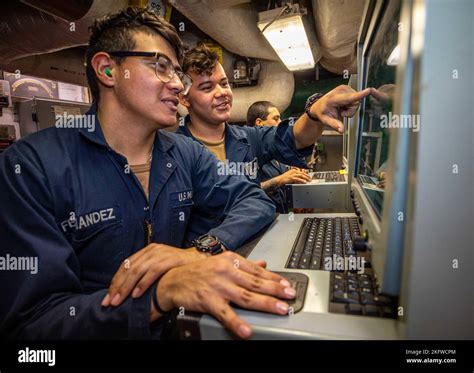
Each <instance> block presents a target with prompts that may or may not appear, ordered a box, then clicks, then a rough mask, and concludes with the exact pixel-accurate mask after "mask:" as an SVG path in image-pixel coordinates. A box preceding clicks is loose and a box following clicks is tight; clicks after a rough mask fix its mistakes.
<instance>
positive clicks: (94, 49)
mask: <svg viewBox="0 0 474 373" xmlns="http://www.w3.org/2000/svg"><path fill="white" fill-rule="evenodd" d="M89 32H90V33H91V36H90V39H89V45H88V47H87V51H86V73H87V81H88V83H89V87H90V89H91V93H92V97H93V99H94V101H96V102H98V101H99V98H100V97H99V96H100V94H99V83H98V80H97V76H96V74H95V71H94V69H93V67H92V64H91V61H92V57H94V55H95V54H96V53H98V52H102V51H103V52H113V51H131V50H133V49H134V48H135V46H136V42H135V34H136V33H137V32H144V33H146V34H148V35H158V36H161V37H163V38H164V39H165V40H166V41H167V42H168V43H170V44H171V46H172V47H173V49H174V51H175V53H176V57H177V59H178V62H179V63H181V62H182V59H183V43H182V41H181V39H180V38H179V36H178V33H177V32H176V29H175V28H174V26H173V25H171V24H170V23H168V22H166V21H165V20H164V19H163V18H161V17H159V16H158V15H157V14H156V13H154V12H152V11H150V10H148V9H141V8H131V7H130V8H126V9H122V10H121V11H120V12H118V13H115V14H109V15H106V16H104V17H102V18H99V19H97V20H96V21H95V23H94V25H93V26H91V27H90V28H89ZM112 58H113V59H114V61H116V62H117V63H118V64H120V63H121V62H122V60H123V58H120V57H112Z"/></svg>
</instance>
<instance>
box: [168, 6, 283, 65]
mask: <svg viewBox="0 0 474 373" xmlns="http://www.w3.org/2000/svg"><path fill="white" fill-rule="evenodd" d="M170 3H171V5H172V6H173V7H175V8H176V9H177V10H179V11H180V12H181V13H182V14H183V15H184V16H185V17H186V18H188V19H189V20H190V21H191V22H193V23H194V24H195V25H196V26H197V27H198V28H199V29H200V30H201V31H203V32H204V33H206V34H207V35H209V36H210V37H211V38H213V39H214V40H215V41H217V42H218V43H219V44H221V45H222V46H224V47H225V48H226V49H227V50H228V51H229V52H232V53H235V54H238V55H240V56H245V57H252V58H260V59H267V60H272V61H279V59H278V56H277V54H276V53H275V51H274V50H273V48H272V47H271V46H270V44H268V42H267V41H266V40H265V37H264V36H263V35H262V33H261V32H260V30H259V29H258V27H257V21H258V16H257V12H256V11H255V9H254V7H253V5H252V4H250V3H249V2H248V3H247V2H246V3H243V4H242V0H234V1H232V0H226V1H224V2H223V4H226V5H228V7H223V4H221V5H220V6H218V7H216V8H213V7H211V5H213V6H214V5H215V4H216V3H217V2H216V1H211V0H208V1H206V0H190V1H177V0H171V1H170ZM235 4H237V5H235ZM229 5H232V6H229Z"/></svg>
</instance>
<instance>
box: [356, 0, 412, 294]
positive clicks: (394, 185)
mask: <svg viewBox="0 0 474 373" xmlns="http://www.w3.org/2000/svg"><path fill="white" fill-rule="evenodd" d="M400 10H401V2H400V1H383V0H373V1H368V5H367V7H366V11H365V18H364V22H363V25H362V26H361V32H360V37H359V45H360V46H361V47H360V48H359V53H360V55H359V60H360V61H361V63H360V66H359V68H360V70H361V71H360V73H361V75H362V76H361V80H360V85H361V87H360V88H361V89H364V88H367V87H371V88H375V89H376V91H375V92H374V93H373V94H371V95H370V96H368V97H367V98H366V99H365V100H364V102H363V103H362V105H361V112H360V115H359V128H358V139H357V153H356V162H355V180H354V181H353V183H352V190H353V191H354V196H355V201H356V202H357V207H358V208H357V210H359V211H356V212H357V213H360V216H361V220H362V222H363V233H364V236H365V237H367V239H368V244H369V247H370V248H371V249H372V265H373V267H374V270H375V273H376V274H377V277H378V282H379V285H380V291H381V292H382V293H385V294H388V295H392V296H398V295H399V292H400V284H401V262H402V260H401V259H402V254H403V239H402V237H403V232H404V228H405V227H404V225H405V223H404V221H403V219H401V220H400V216H399V215H397V212H402V213H403V211H404V209H405V204H406V188H405V185H406V179H407V173H408V171H407V166H406V165H407V163H408V157H409V154H408V152H407V151H405V150H404V149H405V148H406V147H407V144H406V143H405V138H407V137H408V135H407V134H405V133H403V134H401V133H399V132H398V129H397V132H396V133H394V131H393V130H392V129H390V123H391V122H392V120H393V118H394V117H396V114H395V112H396V110H395V101H396V100H397V99H399V98H400V95H401V92H399V91H398V90H397V88H396V86H397V64H398V60H399V58H400V57H399V54H398V52H399V49H400V47H399V45H400V40H399V36H400V35H401V33H400V30H399V27H400V26H399V22H400ZM391 158H392V159H391ZM395 172H396V178H395Z"/></svg>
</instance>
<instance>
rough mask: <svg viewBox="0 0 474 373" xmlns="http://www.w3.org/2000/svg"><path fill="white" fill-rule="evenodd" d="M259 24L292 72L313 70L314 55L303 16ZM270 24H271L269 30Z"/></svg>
mask: <svg viewBox="0 0 474 373" xmlns="http://www.w3.org/2000/svg"><path fill="white" fill-rule="evenodd" d="M271 21H272V20H265V21H260V22H258V24H257V25H258V28H259V29H260V31H262V30H263V35H264V36H265V38H266V39H267V40H268V42H269V43H270V45H271V46H272V47H273V49H274V50H275V52H276V53H277V54H278V57H280V59H281V61H282V62H283V63H284V64H285V66H286V67H287V68H288V70H290V71H297V70H306V69H312V68H313V67H314V58H313V53H312V52H311V47H310V46H309V41H308V37H307V35H306V32H305V29H304V26H303V19H302V17H301V15H291V16H286V17H284V18H280V19H277V20H275V21H274V22H273V23H271ZM269 23H271V24H270V25H269V26H268V27H267V28H265V26H267V25H268V24H269Z"/></svg>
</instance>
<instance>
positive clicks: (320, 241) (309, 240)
mask: <svg viewBox="0 0 474 373" xmlns="http://www.w3.org/2000/svg"><path fill="white" fill-rule="evenodd" d="M357 236H360V228H359V223H358V220H357V217H337V218H305V219H304V220H303V223H302V225H301V228H300V231H299V233H298V236H297V237H296V240H295V243H294V245H293V248H292V250H291V253H290V256H289V258H288V261H287V264H286V268H292V269H314V270H330V271H333V270H335V271H344V270H347V269H349V270H350V269H351V268H353V267H352V265H357V264H361V263H362V259H363V260H364V262H363V265H364V268H370V267H371V265H370V253H368V252H356V251H355V249H354V245H353V240H354V239H355V238H356V237H357ZM328 264H330V266H328ZM341 265H342V268H341ZM348 267H349V268H348ZM358 269H360V266H359V268H354V270H356V271H357V270H358Z"/></svg>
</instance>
